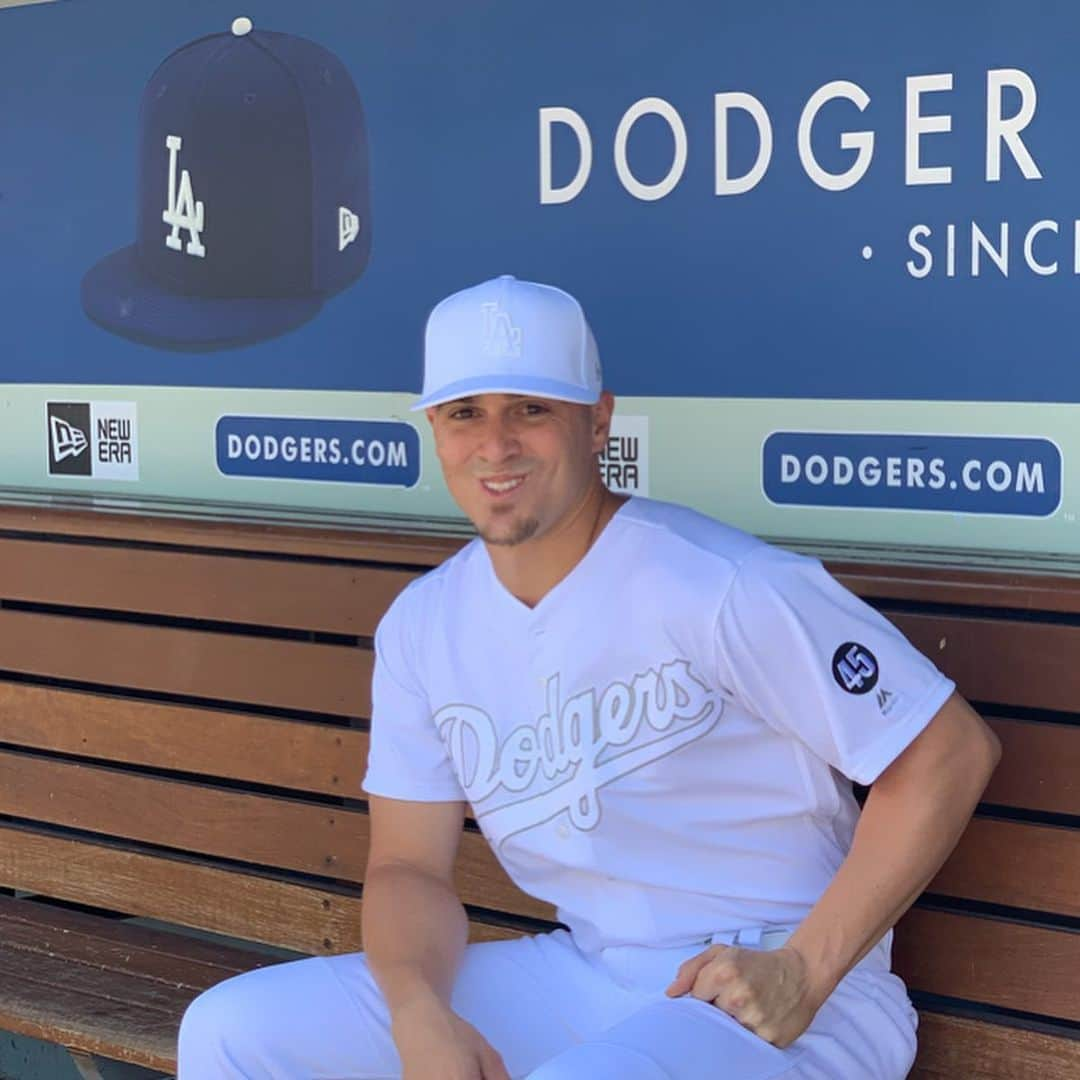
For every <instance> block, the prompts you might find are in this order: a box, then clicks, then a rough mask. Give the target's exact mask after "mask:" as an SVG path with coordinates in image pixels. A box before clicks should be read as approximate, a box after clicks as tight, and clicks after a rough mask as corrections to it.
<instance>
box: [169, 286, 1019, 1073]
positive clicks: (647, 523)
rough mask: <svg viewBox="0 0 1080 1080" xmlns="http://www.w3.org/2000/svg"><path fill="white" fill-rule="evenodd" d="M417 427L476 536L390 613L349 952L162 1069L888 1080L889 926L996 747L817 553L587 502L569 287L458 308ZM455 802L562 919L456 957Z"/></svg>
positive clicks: (197, 1011)
mask: <svg viewBox="0 0 1080 1080" xmlns="http://www.w3.org/2000/svg"><path fill="white" fill-rule="evenodd" d="M657 360H658V362H663V358H657ZM417 407H418V408H423V409H426V411H427V416H428V419H429V421H430V422H431V425H432V428H433V431H434V437H435V445H436V450H437V453H438V456H439V460H440V462H441V464H442V467H443V472H444V475H445V477H446V482H447V485H448V487H449V489H450V492H451V494H452V495H453V496H454V498H455V499H456V501H457V503H458V505H459V506H460V507H461V509H462V510H463V511H464V513H465V514H466V515H467V516H468V517H469V518H470V519H471V520H472V522H473V524H474V525H475V526H476V529H477V532H478V533H479V537H478V539H476V540H474V541H473V542H472V543H470V544H469V545H468V546H466V547H465V548H464V549H463V550H462V551H461V552H460V553H459V554H457V555H456V556H454V557H453V558H452V559H450V560H449V561H447V562H446V563H445V564H443V565H442V566H441V567H439V568H438V569H436V570H434V571H433V572H431V573H429V574H427V575H426V576H424V577H422V578H420V579H419V580H418V581H416V582H414V583H413V584H412V585H410V586H409V587H408V588H407V589H405V590H404V592H403V593H402V594H401V595H400V596H399V597H398V599H397V600H396V601H395V602H394V604H393V605H392V607H391V609H390V610H389V612H388V613H387V614H386V616H385V617H384V619H383V621H382V623H381V624H380V626H379V630H378V634H377V638H376V650H377V659H376V668H375V681H374V709H373V718H372V732H371V751H370V760H369V765H368V773H367V776H366V779H365V782H364V788H365V790H366V792H367V793H368V795H369V796H370V812H371V851H370V856H369V862H368V871H367V876H366V880H365V883H364V908H363V922H364V941H365V945H366V950H367V951H366V953H365V954H352V955H346V956H336V957H325V958H324V957H320V958H314V959H309V960H302V961H298V962H296V963H292V964H284V965H280V966H277V967H272V968H267V969H262V970H259V971H255V972H251V973H249V974H246V975H242V976H239V977H237V978H235V979H231V980H229V981H227V982H225V983H222V984H220V985H218V986H216V987H214V988H213V989H211V990H209V991H208V992H207V993H205V994H203V995H202V996H201V997H199V998H198V999H197V1000H196V1001H195V1002H194V1003H193V1004H192V1006H191V1008H190V1009H189V1010H188V1012H187V1014H186V1016H185V1019H184V1023H183V1026H182V1028H181V1033H180V1065H179V1077H180V1080H218V1078H221V1080H224V1078H240V1077H244V1078H249V1080H253V1078H256V1077H258V1078H275V1080H309V1078H329V1077H335V1078H344V1077H349V1078H387V1077H404V1078H405V1080H506V1078H508V1077H514V1078H518V1077H528V1078H530V1080H662V1078H667V1080H720V1078H723V1080H766V1078H770V1080H776V1078H781V1077H783V1078H788V1080H796V1078H798V1080H871V1078H872V1080H900V1078H902V1077H904V1076H906V1074H907V1072H908V1070H909V1068H910V1066H911V1064H912V1061H913V1058H914V1054H915V1026H916V1017H915V1012H914V1010H913V1009H912V1007H911V1003H910V1002H909V1000H908V997H907V993H906V991H905V988H904V986H903V984H902V983H901V981H900V980H899V979H898V978H897V977H896V976H895V975H893V974H892V973H891V972H890V955H889V954H890V944H891V933H890V928H891V927H892V926H893V925H894V924H895V922H896V921H897V919H898V918H899V917H900V916H901V915H902V914H903V912H904V911H905V910H906V909H907V908H908V906H909V905H910V904H911V903H912V901H913V900H914V899H915V898H916V897H917V896H918V895H919V893H920V892H921V891H922V890H923V889H924V888H925V886H926V885H927V883H928V882H929V881H930V880H931V878H932V877H933V876H934V874H935V873H936V871H937V869H938V868H939V867H940V866H941V864H942V863H943V861H944V860H945V858H946V856H947V855H948V853H949V852H950V851H951V850H952V848H953V846H954V844H955V843H956V841H957V839H958V838H959V836H960V834H961V832H962V831H963V829H964V826H965V824H966V823H967V821H968V818H969V817H970V815H971V813H972V810H973V809H974V807H975V804H976V802H977V800H978V798H979V796H980V794H981V792H982V790H983V788H984V786H985V785H986V782H987V780H988V778H989V776H990V774H991V772H992V770H993V768H994V766H995V764H996V762H997V758H998V755H999V748H998V743H997V740H996V738H995V737H994V735H993V734H992V733H991V732H990V731H989V729H988V728H987V727H986V726H985V725H984V724H983V722H982V720H981V719H980V718H979V717H978V716H977V715H976V714H975V713H974V712H973V711H972V709H971V708H970V707H969V706H968V705H967V704H966V703H965V702H964V701H963V700H962V699H961V698H959V697H958V696H957V695H956V693H955V688H954V686H953V684H952V683H951V682H950V681H949V680H948V679H946V678H945V677H944V676H943V675H942V674H940V673H939V672H938V671H937V669H936V668H935V667H934V666H933V665H932V664H931V663H930V662H929V661H927V660H926V659H925V658H924V657H923V656H922V655H921V654H919V653H918V652H917V651H916V650H915V649H914V648H912V647H911V646H910V645H909V644H908V643H907V642H906V641H905V640H904V638H903V637H902V636H901V635H900V634H899V633H898V631H897V630H896V629H895V628H894V627H893V626H891V625H890V624H889V623H888V622H887V621H886V620H885V619H883V618H882V617H881V616H880V615H878V614H877V613H876V612H874V611H873V610H872V609H871V608H869V607H868V606H867V605H865V604H864V603H862V601H860V600H858V599H857V598H855V597H854V596H853V595H851V594H850V593H849V592H847V591H846V590H845V589H843V588H842V587H841V586H839V585H838V584H837V583H836V582H835V581H834V580H833V579H832V578H831V577H830V576H829V575H828V574H827V573H826V572H825V571H824V570H823V568H822V567H821V565H820V564H819V563H818V562H817V561H816V560H813V559H809V558H805V557H802V556H799V555H795V554H791V553H789V552H787V551H783V550H781V549H778V548H775V547H772V546H770V545H768V544H766V543H764V542H762V541H760V540H757V539H755V538H754V537H751V536H749V535H747V534H745V533H742V532H740V531H738V530H736V529H733V528H730V527H728V526H725V525H721V524H719V523H718V522H716V521H714V520H712V519H710V518H707V517H704V516H702V515H700V514H698V513H695V512H693V511H691V510H688V509H686V508H683V507H678V506H673V505H668V504H664V503H660V502H655V501H651V500H648V499H643V498H632V499H625V498H623V497H621V496H618V495H615V494H613V493H612V492H610V491H608V490H607V489H606V488H605V487H604V485H603V483H602V481H601V478H600V474H599V470H598V466H597V454H598V453H599V451H600V450H601V449H602V448H603V446H604V444H605V441H606V440H607V438H608V432H609V427H610V423H611V415H612V409H613V399H612V397H611V395H610V394H609V393H607V392H603V391H602V384H601V375H600V363H599V359H598V354H597V349H596V345H595V342H594V340H593V337H592V334H591V332H590V330H589V327H588V325H587V323H586V321H585V317H584V315H583V313H582V310H581V307H580V306H579V305H578V303H577V302H576V301H575V300H574V299H573V298H572V297H570V296H569V295H567V294H566V293H564V292H562V291H560V290H558V289H555V288H551V287H548V286H544V285H537V284H532V283H529V282H524V281H517V280H515V279H514V278H512V277H502V278H498V279H495V280H493V281H488V282H485V283H483V284H481V285H478V286H476V287H474V288H471V289H466V290H464V291H463V292H460V293H456V294H454V295H453V296H451V297H448V298H447V299H446V300H444V301H443V302H442V303H441V304H439V305H438V306H437V307H436V308H435V309H434V311H433V312H432V313H431V316H430V318H429V320H428V325H427V335H426V345H425V376H424V390H423V395H422V397H421V399H420V401H419V403H418V406H417ZM852 780H854V781H857V782H858V783H861V784H865V785H872V786H871V789H870V793H869V796H868V798H867V800H866V804H865V807H864V809H863V810H862V812H861V814H860V812H859V809H858V806H857V804H856V802H855V799H854V797H853V795H852V784H851V781H852ZM466 812H470V813H471V814H472V816H473V817H474V818H475V820H476V822H477V823H478V825H479V826H480V828H481V829H482V830H483V832H484V834H485V836H486V837H487V838H488V840H489V842H490V844H491V846H492V848H493V850H494V851H495V853H496V855H497V857H498V859H499V861H500V862H501V863H502V865H503V866H504V867H505V868H506V870H507V871H508V872H509V874H510V876H511V877H512V878H513V879H514V881H515V882H516V883H517V884H518V885H519V886H520V887H521V888H522V889H523V890H524V891H525V892H527V893H530V894H532V895H533V896H536V897H539V898H541V899H543V900H546V901H550V902H551V903H553V904H555V905H557V909H558V913H559V918H560V920H561V921H562V922H563V923H564V924H565V925H566V926H567V927H568V929H566V930H556V931H555V932H553V933H550V934H541V935H538V936H535V937H524V938H519V939H516V940H511V941H499V942H489V943H483V944H473V945H466V937H467V919H466V914H465V911H464V909H463V907H462V905H461V903H460V902H459V900H458V899H457V896H456V893H455V891H454V888H453V867H454V859H455V853H456V850H457V846H458V842H459V837H460V834H461V830H462V825H463V822H464V818H465V814H466Z"/></svg>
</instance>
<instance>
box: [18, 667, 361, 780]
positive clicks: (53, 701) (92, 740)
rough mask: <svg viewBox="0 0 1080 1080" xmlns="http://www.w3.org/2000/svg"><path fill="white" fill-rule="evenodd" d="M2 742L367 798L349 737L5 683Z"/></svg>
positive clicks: (356, 735) (344, 732)
mask: <svg viewBox="0 0 1080 1080" xmlns="http://www.w3.org/2000/svg"><path fill="white" fill-rule="evenodd" d="M0 743H11V744H13V745H16V746H28V747H33V748H36V749H39V750H53V751H58V752H60V753H67V754H79V755H82V756H84V757H91V758H99V759H101V760H105V761H118V762H125V763H129V764H134V765H151V766H154V767H156V768H159V769H170V770H176V771H179V772H190V773H199V774H201V775H204V776H226V777H230V778H233V779H237V780H248V781H253V782H255V783H259V784H270V785H273V786H275V787H284V788H296V789H298V790H302V791H314V792H321V793H323V794H327V795H342V796H347V797H349V798H361V797H362V792H361V790H360V783H361V780H362V779H363V776H364V771H365V769H366V765H367V752H368V735H367V733H366V732H362V731H357V730H354V729H351V728H339V727H332V726H328V725H323V724H309V723H303V722H299V721H291V720H277V719H272V718H269V717H265V716H257V715H252V714H249V713H241V712H224V711H221V710H216V709H205V708H198V707H190V708H189V707H185V706H178V705H163V704H159V703H157V702H147V701H140V700H137V699H132V698H123V697H116V696H111V695H107V694H92V693H83V692H80V691H76V690H56V689H53V688H51V687H42V686H30V685H26V684H22V683H10V682H3V681H0Z"/></svg>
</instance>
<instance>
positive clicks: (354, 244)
mask: <svg viewBox="0 0 1080 1080" xmlns="http://www.w3.org/2000/svg"><path fill="white" fill-rule="evenodd" d="M136 188H137V195H136V197H137V206H136V224H135V243H134V244H133V245H131V246H129V247H125V248H123V249H121V250H120V251H117V252H114V253H113V254H112V255H109V256H107V257H105V258H104V259H102V260H101V261H100V262H99V263H98V264H97V265H96V266H94V267H93V268H92V269H91V270H90V271H89V272H88V273H87V274H86V276H85V277H84V278H83V282H82V305H83V310H84V311H85V312H86V313H87V315H89V316H90V318H92V319H93V320H94V321H95V322H97V323H99V324H100V325H101V326H103V327H105V329H107V330H111V331H112V332H114V333H116V334H120V335H122V336H124V337H128V338H132V339H134V340H137V341H143V342H146V343H149V344H153V345H156V346H158V347H161V348H175V349H198V348H204V349H213V348H225V347H228V346H233V345H242V344H248V343H250V342H254V341H259V340H263V339H265V338H270V337H274V336H276V335H278V334H281V333H284V332H285V331H287V330H291V329H293V328H294V327H296V326H299V325H300V324H301V323H304V322H306V321H307V320H308V319H310V318H311V317H312V316H313V315H315V314H316V313H317V312H318V310H319V308H320V307H321V306H322V304H323V302H324V301H325V300H326V299H327V298H328V297H330V296H332V295H333V294H334V293H337V292H339V291H340V290H341V289H343V288H345V287H346V286H348V285H350V284H351V283H352V282H354V281H355V280H356V279H357V278H358V277H359V276H360V275H361V274H362V273H363V271H364V268H365V267H366V265H367V261H368V256H369V254H370V251H371V210H370V197H369V179H368V150H367V135H366V128H365V124H364V111H363V106H362V105H361V103H360V96H359V94H358V93H357V90H356V87H355V85H354V84H353V81H352V79H351V78H350V76H349V73H348V71H346V69H345V66H344V65H343V64H342V62H341V61H340V60H339V59H338V58H337V57H336V56H334V54H333V53H331V52H330V51H329V50H328V49H325V48H323V47H322V46H321V45H317V44H315V43H314V42H311V41H307V40H305V39H304V38H300V37H295V36H294V35H292V34H282V33H275V32H273V31H269V30H255V29H254V28H253V27H252V24H251V20H250V19H247V18H238V19H236V20H235V21H234V22H233V24H232V29H231V31H230V32H228V33H223V34H212V35H210V36H208V37H203V38H199V39H197V40H196V41H192V42H190V43H189V44H187V45H184V46H182V47H181V48H179V49H177V50H176V51H175V52H174V53H172V54H171V55H170V56H168V57H166V59H165V60H164V61H162V63H161V64H160V66H159V67H158V69H157V70H156V71H155V72H154V74H153V75H152V76H151V77H150V81H149V82H148V83H147V85H146V88H145V90H144V91H143V96H142V104H141V106H140V109H139V135H138V175H137V180H136Z"/></svg>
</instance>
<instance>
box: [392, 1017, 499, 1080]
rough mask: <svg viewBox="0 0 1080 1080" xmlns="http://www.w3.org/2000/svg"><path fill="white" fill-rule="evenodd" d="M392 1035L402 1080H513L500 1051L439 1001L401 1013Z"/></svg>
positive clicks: (395, 1020) (396, 1019)
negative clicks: (399, 1059)
mask: <svg viewBox="0 0 1080 1080" xmlns="http://www.w3.org/2000/svg"><path fill="white" fill-rule="evenodd" d="M392 1034H393V1037H394V1043H395V1045H396V1046H397V1049H398V1055H399V1056H400V1058H401V1080H510V1074H509V1073H508V1072H507V1071H506V1066H505V1065H504V1064H503V1061H502V1058H501V1057H500V1056H499V1053H498V1051H497V1050H495V1049H494V1047H492V1046H491V1044H490V1043H489V1042H488V1041H487V1040H486V1039H485V1038H484V1037H483V1035H481V1034H480V1032H479V1031H477V1030H476V1028H474V1027H473V1026H472V1024H470V1023H468V1022H467V1021H465V1020H462V1019H461V1017H460V1016H458V1015H457V1013H455V1012H453V1011H452V1010H451V1009H448V1008H447V1007H446V1006H445V1005H443V1004H442V1003H441V1002H439V1001H436V1000H424V1001H420V1002H416V1003H413V1004H410V1005H407V1006H404V1007H403V1008H401V1009H399V1010H398V1012H397V1013H396V1014H395V1016H394V1018H393V1030H392Z"/></svg>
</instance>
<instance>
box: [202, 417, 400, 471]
mask: <svg viewBox="0 0 1080 1080" xmlns="http://www.w3.org/2000/svg"><path fill="white" fill-rule="evenodd" d="M216 443H217V466H218V469H220V470H221V472H223V473H224V474H225V475H226V476H257V477H267V478H272V479H278V480H324V481H332V482H337V483H346V484H381V485H388V486H392V487H403V488H408V487H412V486H413V485H415V484H416V483H417V481H418V480H419V479H420V436H419V434H418V433H417V430H416V428H414V427H413V426H412V425H411V424H403V423H401V422H400V421H396V420H321V419H311V418H306V417H303V418H302V417H283V416H223V417H221V419H220V420H218V423H217V432H216Z"/></svg>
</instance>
